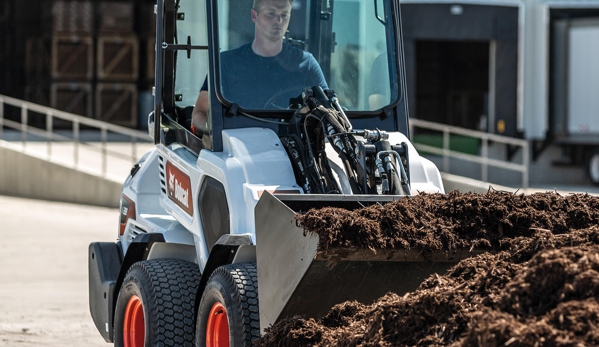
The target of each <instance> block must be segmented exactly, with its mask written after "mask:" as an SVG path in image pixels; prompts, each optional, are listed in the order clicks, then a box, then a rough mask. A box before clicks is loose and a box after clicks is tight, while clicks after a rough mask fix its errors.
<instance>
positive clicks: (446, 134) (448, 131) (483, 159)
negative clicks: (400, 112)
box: [410, 119, 530, 188]
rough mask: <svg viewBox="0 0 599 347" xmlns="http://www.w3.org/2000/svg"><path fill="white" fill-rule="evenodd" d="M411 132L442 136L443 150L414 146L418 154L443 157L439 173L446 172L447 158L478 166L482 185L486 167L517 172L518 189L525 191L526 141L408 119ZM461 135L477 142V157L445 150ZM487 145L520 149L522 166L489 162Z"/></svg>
mask: <svg viewBox="0 0 599 347" xmlns="http://www.w3.org/2000/svg"><path fill="white" fill-rule="evenodd" d="M414 128H422V129H427V130H434V131H439V132H441V133H443V147H442V148H439V147H434V146H430V145H425V144H418V143H414V146H415V147H416V149H418V150H419V151H426V152H429V153H433V154H437V155H441V156H442V157H443V167H442V171H444V172H449V169H450V167H449V166H450V165H449V163H450V161H449V159H450V158H455V159H460V160H464V161H469V162H473V163H478V164H481V177H482V180H483V181H488V177H489V169H488V167H489V166H492V167H499V168H502V169H507V170H512V171H516V172H520V173H521V174H522V188H528V166H529V163H530V158H529V150H528V141H526V140H522V139H515V138H512V137H508V136H503V135H496V134H489V133H486V132H483V131H477V130H469V129H464V128H460V127H456V126H451V125H445V124H439V123H433V122H429V121H425V120H421V119H410V133H411V134H413V133H414ZM452 134H455V135H463V136H467V137H471V138H476V139H479V140H481V142H482V148H481V153H480V155H478V156H477V155H472V154H466V153H462V152H458V151H452V150H451V149H450V148H449V139H450V135H452ZM489 142H495V143H500V144H505V145H511V146H517V147H520V148H521V149H522V163H521V164H516V163H512V162H509V161H506V160H499V159H492V158H489Z"/></svg>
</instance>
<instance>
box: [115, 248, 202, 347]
mask: <svg viewBox="0 0 599 347" xmlns="http://www.w3.org/2000/svg"><path fill="white" fill-rule="evenodd" d="M199 282H200V270H199V268H198V265H197V264H195V263H191V262H187V261H183V260H177V259H155V260H146V261H140V262H138V263H135V264H133V265H132V266H131V268H130V269H129V271H127V275H125V279H124V281H123V285H122V287H121V289H120V291H119V296H118V299H117V303H116V308H115V318H114V345H115V346H116V347H145V346H173V347H174V346H186V347H192V346H193V345H194V333H195V329H194V326H193V322H194V314H193V311H194V310H193V308H194V300H195V295H196V291H197V288H198V284H199Z"/></svg>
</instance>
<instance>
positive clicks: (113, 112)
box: [96, 83, 139, 128]
mask: <svg viewBox="0 0 599 347" xmlns="http://www.w3.org/2000/svg"><path fill="white" fill-rule="evenodd" d="M137 98H138V96H137V86H136V85H135V84H133V83H98V84H97V85H96V118H97V119H99V120H102V121H105V122H110V123H113V124H117V125H122V126H126V127H130V128H137V120H138V118H139V117H138V114H137Z"/></svg>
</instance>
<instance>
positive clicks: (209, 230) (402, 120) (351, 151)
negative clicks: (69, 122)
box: [89, 0, 448, 347]
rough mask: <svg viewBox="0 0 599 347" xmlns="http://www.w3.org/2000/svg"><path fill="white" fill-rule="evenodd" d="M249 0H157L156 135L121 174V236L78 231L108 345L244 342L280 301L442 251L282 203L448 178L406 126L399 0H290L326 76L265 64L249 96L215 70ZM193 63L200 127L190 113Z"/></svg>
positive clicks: (384, 279) (339, 290) (407, 276)
mask: <svg viewBox="0 0 599 347" xmlns="http://www.w3.org/2000/svg"><path fill="white" fill-rule="evenodd" d="M252 6H253V4H252V1H251V0H158V2H157V5H156V23H157V35H156V42H157V44H156V57H155V62H156V76H155V77H156V79H155V83H156V84H155V91H154V94H155V95H154V97H155V107H154V111H153V112H152V114H151V115H150V116H149V122H148V124H149V127H148V128H149V132H150V134H151V136H153V138H154V140H155V143H156V147H155V148H154V149H153V150H152V151H151V152H149V153H147V154H146V155H144V157H143V158H142V159H141V160H140V161H139V162H138V163H137V164H136V165H135V166H134V167H133V169H132V170H131V174H130V175H129V177H127V179H126V180H125V182H124V185H123V189H122V200H121V207H120V225H119V228H118V234H117V237H118V241H116V242H108V243H106V242H96V243H92V244H91V245H90V246H89V295H90V299H89V300H90V311H91V315H92V317H93V320H94V322H95V324H96V327H97V328H98V330H99V332H100V333H101V334H102V336H103V337H104V339H105V340H106V341H107V342H114V344H115V346H127V347H139V346H226V345H230V346H250V345H251V344H252V341H255V340H256V339H257V338H259V337H260V335H261V334H263V333H264V330H265V328H267V327H269V326H271V325H272V324H274V323H276V322H277V321H279V320H281V319H283V318H286V317H292V316H295V315H303V316H306V317H319V316H322V315H324V314H325V313H326V312H327V311H328V310H329V309H330V308H331V307H332V306H333V305H334V304H337V303H340V302H343V301H346V300H359V301H362V302H371V301H373V300H375V299H376V298H378V297H380V296H382V295H384V294H385V293H386V292H388V291H394V292H397V293H403V292H407V291H410V290H413V289H415V288H416V287H417V286H418V285H419V283H420V282H421V281H422V280H423V279H425V278H426V276H428V275H429V274H430V273H432V272H436V271H440V270H441V269H443V268H446V267H447V266H448V265H447V264H445V263H444V262H443V261H439V262H430V261H424V260H422V259H419V258H418V257H413V258H410V257H409V256H408V255H407V253H403V252H386V251H380V252H376V253H374V252H365V251H352V250H348V249H342V250H338V251H337V250H329V251H328V252H326V253H324V252H319V251H318V236H317V235H311V234H306V235H305V234H304V231H303V230H302V229H301V228H300V227H298V226H297V225H296V223H295V220H294V217H295V216H296V213H302V212H306V211H308V210H309V209H311V208H322V207H328V206H335V207H342V208H347V209H355V208H359V207H362V206H367V205H370V204H376V203H380V204H382V203H385V202H388V201H392V200H396V199H400V198H405V197H407V196H410V195H414V194H418V193H419V192H443V185H442V182H441V178H440V174H439V171H438V169H437V168H436V167H435V166H434V165H433V164H432V163H431V162H430V161H428V160H426V159H424V158H422V157H420V156H419V155H418V153H417V152H416V150H415V149H414V147H413V145H412V144H411V143H410V140H409V138H408V135H409V131H408V130H409V128H408V114H407V109H408V108H407V101H406V95H407V94H406V90H405V85H406V83H405V71H404V61H403V53H402V40H401V19H400V6H399V1H398V0H295V2H294V3H293V7H292V11H291V20H290V24H289V27H288V31H287V32H286V34H285V39H284V41H285V42H284V44H285V45H287V46H288V47H293V49H294V50H295V51H294V52H297V51H301V52H304V53H302V54H306V56H308V57H310V56H312V57H314V59H315V60H316V61H317V62H318V65H319V67H320V69H321V70H322V74H323V76H324V78H325V79H326V88H323V86H322V85H320V86H319V85H291V86H289V85H284V84H285V83H280V85H276V84H275V85H273V83H274V82H273V83H270V82H268V78H269V75H268V74H266V75H262V76H261V77H260V78H264V79H266V80H267V82H268V83H270V87H273V86H274V88H275V90H276V92H274V93H272V92H271V94H270V95H263V94H264V90H262V89H261V88H259V87H258V86H246V87H245V88H246V89H247V90H246V91H245V93H247V94H246V96H248V95H249V96H250V98H251V99H252V101H256V102H257V103H258V104H259V105H264V106H260V107H255V106H249V104H248V103H247V102H246V101H242V100H241V99H236V98H235V96H234V95H235V94H234V93H232V92H230V90H229V89H228V87H226V86H225V85H224V82H223V81H224V79H225V76H226V74H227V73H230V71H226V69H225V68H223V61H224V58H222V57H223V52H227V51H229V50H232V49H235V48H236V47H239V46H241V45H244V44H246V43H248V42H251V41H252V39H253V37H254V36H253V35H254V23H253V22H252V19H251V16H250V13H251V9H252ZM277 64H281V66H283V67H284V68H286V69H288V70H291V71H294V70H293V69H294V68H295V67H294V66H292V65H293V64H290V63H286V62H277ZM248 65H249V64H248ZM237 67H240V66H239V65H237ZM247 68H248V69H250V68H251V67H250V66H247ZM204 81H206V83H205V85H206V86H207V90H208V95H209V104H210V107H209V110H208V121H207V124H206V126H207V129H205V131H204V132H203V136H202V137H201V138H200V137H198V136H196V135H195V134H194V133H192V132H191V131H190V130H191V129H190V119H191V118H190V117H191V114H192V110H193V106H194V104H195V102H196V99H197V97H198V93H199V92H200V88H201V86H202V83H203V82H204ZM271 89H272V88H271Z"/></svg>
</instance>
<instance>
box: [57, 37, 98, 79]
mask: <svg viewBox="0 0 599 347" xmlns="http://www.w3.org/2000/svg"><path fill="white" fill-rule="evenodd" d="M93 73H94V45H93V40H92V37H91V36H82V35H68V34H55V35H53V36H52V78H54V79H69V80H91V79H92V77H93Z"/></svg>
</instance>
